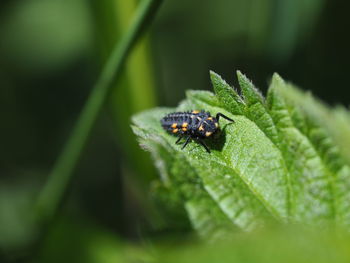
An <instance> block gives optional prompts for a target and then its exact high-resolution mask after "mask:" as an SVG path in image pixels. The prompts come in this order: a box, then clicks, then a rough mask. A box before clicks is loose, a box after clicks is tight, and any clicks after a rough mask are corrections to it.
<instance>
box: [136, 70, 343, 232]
mask: <svg viewBox="0 0 350 263" xmlns="http://www.w3.org/2000/svg"><path fill="white" fill-rule="evenodd" d="M237 75H238V79H239V83H240V86H241V90H242V95H243V97H241V96H239V95H238V93H237V92H236V91H235V90H234V89H233V88H231V87H230V86H229V85H228V84H227V83H226V82H225V81H224V80H222V78H221V77H220V76H219V75H217V74H216V73H213V72H210V77H211V80H212V82H213V86H214V90H215V95H214V94H212V93H210V92H208V91H188V92H187V93H186V94H187V98H186V100H184V101H183V102H181V103H180V105H179V106H178V107H177V108H174V109H167V108H157V109H153V110H149V111H146V112H142V113H140V114H138V115H136V116H134V117H133V123H134V125H133V129H134V132H135V133H136V134H137V135H138V137H139V141H140V144H141V145H142V146H143V147H144V148H145V149H147V150H148V151H150V152H151V153H152V156H153V158H154V161H155V164H156V166H157V167H158V169H159V171H160V172H161V177H160V183H161V184H163V185H164V187H167V189H168V190H169V191H168V194H169V195H174V196H176V200H177V201H178V203H181V204H182V205H183V207H184V208H185V210H186V211H187V215H188V218H189V219H190V221H191V224H192V226H193V228H194V229H195V230H196V231H197V232H198V233H199V234H200V235H202V236H211V237H219V236H222V235H223V233H227V232H228V231H227V230H228V229H243V230H251V229H255V228H257V227H260V226H262V225H264V224H267V223H268V222H269V221H271V220H272V221H273V222H281V223H288V222H294V223H301V224H306V225H313V226H317V225H319V226H321V225H322V226H323V225H344V226H347V227H349V226H350V212H349V211H350V205H349V202H348V201H347V200H350V199H349V198H350V196H349V189H350V169H349V160H350V158H349V155H346V153H347V152H346V150H345V149H346V148H349V146H350V139H349V138H348V136H347V135H346V133H345V132H341V131H339V129H345V130H346V129H350V121H349V120H350V118H349V116H350V115H349V113H348V112H347V110H345V109H335V110H333V109H330V108H329V107H327V106H325V105H323V104H322V103H320V102H318V101H317V100H315V99H313V98H312V97H311V96H310V95H309V96H306V95H305V94H304V92H301V91H300V90H298V89H297V88H295V87H294V86H292V85H291V84H288V83H286V82H285V81H284V80H283V79H282V78H281V77H280V76H278V75H277V74H275V75H274V76H273V78H272V81H271V85H270V87H269V90H268V94H267V98H266V100H265V99H264V98H263V97H262V95H261V94H260V92H259V91H258V90H257V89H256V88H255V87H254V85H253V84H252V82H251V81H249V80H248V79H247V78H246V77H245V76H244V75H243V74H242V73H240V72H237ZM304 98H307V101H306V100H304ZM191 109H205V110H208V111H210V112H211V113H212V115H215V114H216V113H218V112H221V113H223V114H225V115H227V116H228V117H230V118H232V119H234V120H235V122H234V123H229V122H227V121H226V120H220V126H221V133H220V134H219V135H218V136H217V137H216V138H211V139H208V140H207V142H206V143H207V144H208V146H209V148H211V154H208V153H207V152H206V151H205V150H204V149H203V147H201V146H200V145H199V144H197V143H196V142H191V143H190V144H189V145H188V146H187V147H186V148H185V149H184V150H181V146H179V145H176V144H175V141H176V138H175V137H174V136H172V135H170V134H168V133H167V132H165V131H164V130H163V129H162V127H161V125H160V119H161V118H162V117H163V116H164V115H165V114H167V113H169V112H174V111H183V110H191ZM324 116H328V117H327V123H324V121H322V120H324ZM336 131H337V132H336ZM342 149H344V150H342Z"/></svg>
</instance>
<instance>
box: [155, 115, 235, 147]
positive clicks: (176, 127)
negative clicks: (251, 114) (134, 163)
mask: <svg viewBox="0 0 350 263" xmlns="http://www.w3.org/2000/svg"><path fill="white" fill-rule="evenodd" d="M220 117H222V118H224V119H226V120H228V121H231V122H234V120H232V119H230V118H229V117H227V116H225V115H224V114H222V113H220V112H219V113H218V114H216V116H215V117H212V116H211V115H210V112H208V111H207V112H206V111H204V110H201V111H199V110H193V111H188V112H173V113H169V114H168V115H166V116H164V117H163V118H162V119H161V120H160V122H161V124H162V127H163V129H164V130H166V131H167V132H169V133H171V134H173V135H177V136H179V139H178V140H177V141H176V142H175V143H176V144H179V142H180V141H181V139H182V138H184V137H185V138H186V141H185V143H184V144H183V146H182V148H181V149H184V148H185V147H186V145H187V144H188V143H189V142H190V140H191V139H192V140H195V141H198V142H199V143H200V144H201V145H202V146H203V147H204V148H205V150H206V151H207V152H208V153H210V150H209V148H208V146H207V145H206V144H205V143H204V141H203V139H207V138H209V137H211V136H212V135H213V134H215V133H216V132H218V131H219V130H220V128H219V123H218V122H219V119H220Z"/></svg>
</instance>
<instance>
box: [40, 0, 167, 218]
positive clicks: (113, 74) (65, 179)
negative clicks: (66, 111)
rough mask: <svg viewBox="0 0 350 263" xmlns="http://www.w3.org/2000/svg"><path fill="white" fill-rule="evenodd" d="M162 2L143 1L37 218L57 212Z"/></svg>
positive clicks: (105, 71) (75, 131)
mask: <svg viewBox="0 0 350 263" xmlns="http://www.w3.org/2000/svg"><path fill="white" fill-rule="evenodd" d="M162 2H163V0H143V1H142V2H141V3H140V5H139V7H138V9H137V10H136V14H135V16H134V20H133V22H132V24H131V26H130V29H129V30H128V31H127V32H126V34H125V35H124V36H123V37H122V39H121V41H120V42H119V43H117V44H116V45H115V47H114V49H113V52H112V54H111V56H110V57H109V59H108V60H107V63H106V65H105V66H104V67H103V70H102V72H101V75H100V77H99V79H98V81H97V83H96V84H95V86H94V87H93V89H92V91H91V93H90V95H89V97H88V99H87V101H86V103H85V105H84V107H83V109H82V111H81V114H80V116H79V118H78V121H77V123H76V125H75V127H74V128H73V131H72V133H71V136H70V138H69V139H68V141H67V143H66V145H65V147H64V149H63V152H62V153H61V155H60V156H59V158H58V159H57V161H56V163H55V166H54V168H53V170H52V172H51V173H50V175H49V177H48V181H47V183H46V184H45V186H44V188H43V190H42V192H41V193H40V195H39V199H38V204H37V205H38V207H37V209H38V210H37V211H35V212H36V213H37V214H36V216H37V218H36V219H38V220H40V221H44V222H45V221H47V220H49V219H50V218H51V217H52V216H53V215H54V213H55V212H56V210H57V207H58V206H59V204H60V202H61V200H62V197H63V195H64V193H65V191H66V189H67V186H68V184H69V182H70V180H71V178H72V174H73V171H74V168H75V166H76V164H77V162H78V160H79V157H80V155H81V152H82V151H83V148H84V146H85V144H86V141H87V139H88V137H89V134H90V132H91V129H92V127H93V125H94V123H95V121H96V118H97V116H98V114H99V112H100V110H101V108H102V106H103V105H104V102H105V100H106V97H107V95H108V93H109V91H110V88H111V86H112V83H113V81H115V80H116V78H117V77H118V76H119V74H120V72H121V69H122V66H123V64H124V61H125V59H126V57H127V56H128V54H129V53H130V50H131V49H132V47H133V46H134V44H135V43H136V41H137V40H138V39H139V38H140V36H141V35H142V32H143V31H144V29H145V28H146V27H147V26H148V25H149V24H150V22H151V20H152V18H153V17H154V15H155V13H156V11H157V9H158V8H159V6H160V4H161V3H162Z"/></svg>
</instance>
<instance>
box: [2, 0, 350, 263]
mask: <svg viewBox="0 0 350 263" xmlns="http://www.w3.org/2000/svg"><path fill="white" fill-rule="evenodd" d="M138 3H139V1H136V0H99V1H97V0H11V1H10V0H7V1H2V2H1V4H0V119H1V129H0V138H1V144H0V249H1V250H0V262H10V261H13V260H17V259H18V258H22V259H23V258H24V259H31V258H36V259H37V260H39V262H55V261H57V262H61V261H62V257H63V255H62V254H61V253H62V251H64V253H67V254H69V255H71V256H70V258H71V261H72V262H76V261H79V260H82V262H105V261H107V262H109V261H110V262H115V261H114V259H117V258H118V252H117V251H116V247H119V246H120V242H121V241H120V240H128V241H129V242H132V241H137V242H146V243H147V242H148V241H147V240H148V239H149V238H163V237H166V236H168V235H169V233H172V234H174V232H176V233H179V232H178V230H176V231H174V229H173V226H170V225H169V224H167V223H166V222H165V221H164V219H163V218H162V217H161V215H160V214H159V211H157V209H156V208H155V207H154V206H153V205H152V203H151V202H150V201H149V194H148V192H149V187H150V185H151V182H152V180H153V179H155V178H157V173H156V171H155V169H154V168H153V164H152V161H151V159H150V158H149V156H148V154H146V153H144V152H143V151H142V150H141V149H140V148H139V146H138V145H137V142H136V140H135V137H134V135H133V134H132V133H131V129H130V116H131V115H132V114H133V113H135V112H138V111H140V110H143V109H147V108H151V107H155V106H158V105H161V106H175V105H177V103H178V102H179V101H180V100H181V99H183V98H184V91H185V90H187V89H208V90H210V89H211V85H210V81H209V70H214V71H216V72H217V73H219V74H221V75H222V76H223V77H224V78H225V79H226V80H227V81H228V82H230V83H231V84H233V85H235V86H237V85H236V80H235V77H234V72H235V70H237V69H239V70H241V71H242V72H243V73H245V74H247V76H248V77H250V78H251V79H253V81H254V83H255V84H256V85H257V86H258V87H259V88H260V89H261V90H263V91H265V90H266V87H267V83H268V81H269V78H270V77H271V75H272V73H273V72H278V73H279V74H281V75H282V76H283V77H284V78H285V79H287V80H291V81H292V82H293V83H295V84H297V85H298V86H301V87H302V88H305V89H308V90H311V91H312V92H313V93H314V94H316V95H317V96H318V97H320V98H322V99H323V100H324V101H326V102H328V103H329V104H332V105H333V104H336V103H341V104H343V105H345V106H348V104H349V101H350V91H349V89H347V86H348V84H347V83H348V81H347V79H348V70H349V69H350V49H349V47H350V35H349V33H348V28H349V26H350V20H349V19H348V17H347V12H348V10H349V9H350V2H348V1H341V0H306V1H305V0H217V1H200V0H192V1H185V0H181V1H170V0H167V1H164V3H163V5H162V6H161V8H160V10H159V13H158V14H157V15H156V18H155V21H154V22H153V23H152V26H151V30H150V31H149V32H148V33H147V35H146V36H145V37H143V38H142V41H141V42H139V43H138V44H137V46H136V48H135V49H134V50H133V52H132V54H131V56H130V57H129V59H128V61H127V63H126V65H125V68H124V71H123V74H122V77H121V78H119V79H118V81H117V82H116V83H115V85H114V87H113V91H112V93H111V95H110V96H109V98H108V101H107V103H106V107H105V108H104V110H103V112H102V114H101V115H100V117H99V119H98V121H97V123H96V125H95V127H94V129H93V132H92V134H91V137H90V139H89V143H88V145H87V147H86V148H85V151H84V152H83V155H82V157H81V160H80V162H79V164H78V167H77V169H76V171H75V174H74V178H73V181H72V184H71V185H70V187H69V191H68V192H67V195H66V196H65V199H64V202H63V205H62V207H61V208H60V210H59V211H58V213H57V216H56V217H55V218H54V222H51V223H50V225H49V226H48V227H47V228H46V230H45V231H44V234H43V233H42V231H41V230H40V229H37V228H36V227H35V225H34V224H33V221H32V218H31V212H32V209H33V206H32V205H33V202H34V201H35V199H36V198H37V195H38V193H39V192H40V189H42V186H43V185H44V184H45V182H46V178H47V176H48V174H49V172H50V170H51V169H52V166H53V164H54V162H55V160H56V158H57V156H58V155H59V153H60V152H61V150H62V147H63V145H64V142H65V141H66V140H67V138H68V137H69V134H70V131H71V129H72V127H73V124H74V123H75V122H76V120H77V117H78V114H79V112H80V110H81V108H82V106H83V104H84V101H85V100H86V98H87V96H88V94H89V91H90V90H91V88H92V87H93V85H94V83H95V81H96V80H97V78H98V76H99V73H100V71H101V68H102V65H103V64H104V63H105V61H106V59H107V58H108V55H109V54H110V52H111V49H112V47H113V45H114V44H115V43H116V42H117V41H118V40H119V39H120V37H121V35H122V34H123V33H125V32H126V31H127V29H128V25H129V23H130V19H131V18H132V14H133V12H134V10H135V8H136V6H137V4H138ZM176 227H178V228H181V231H184V232H186V231H187V230H188V228H187V227H188V226H186V225H185V226H176ZM181 233H182V232H181ZM38 240H39V241H38ZM145 240H146V241H145ZM33 251H34V252H33ZM63 258H64V257H63Z"/></svg>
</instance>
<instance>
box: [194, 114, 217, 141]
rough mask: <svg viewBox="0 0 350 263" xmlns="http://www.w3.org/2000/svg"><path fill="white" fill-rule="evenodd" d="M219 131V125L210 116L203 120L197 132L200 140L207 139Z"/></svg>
mask: <svg viewBox="0 0 350 263" xmlns="http://www.w3.org/2000/svg"><path fill="white" fill-rule="evenodd" d="M218 130H219V123H218V121H217V120H216V119H215V118H214V117H211V116H210V115H209V116H207V117H206V118H204V119H203V121H202V123H201V125H200V126H199V127H198V132H199V134H200V135H201V137H202V138H209V137H211V136H212V135H213V134H214V133H216V132H217V131H218Z"/></svg>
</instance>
